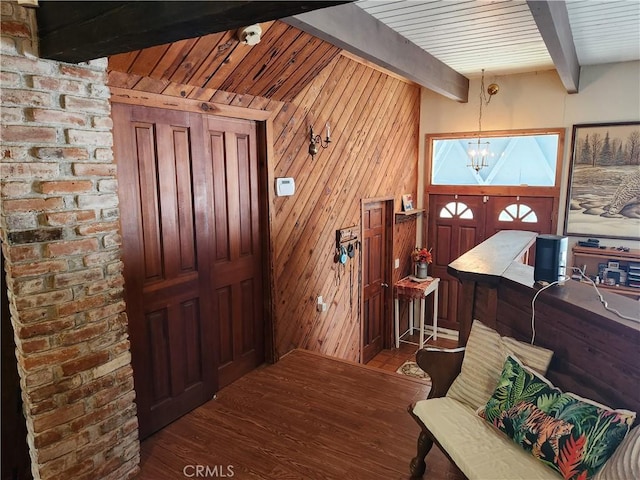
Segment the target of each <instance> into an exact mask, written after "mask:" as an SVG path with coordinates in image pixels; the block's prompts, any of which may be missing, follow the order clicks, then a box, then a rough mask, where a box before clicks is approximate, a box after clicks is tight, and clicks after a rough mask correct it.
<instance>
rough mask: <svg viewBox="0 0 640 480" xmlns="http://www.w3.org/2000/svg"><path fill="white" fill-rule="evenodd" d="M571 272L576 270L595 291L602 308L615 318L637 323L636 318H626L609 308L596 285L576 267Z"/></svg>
mask: <svg viewBox="0 0 640 480" xmlns="http://www.w3.org/2000/svg"><path fill="white" fill-rule="evenodd" d="M571 268H572V269H573V270H577V271H578V272H580V276H581V277H582V278H584V279H585V280H587V282H588V283H590V284H591V285H593V288H594V289H595V291H596V293H597V294H598V300H599V301H600V303H601V304H602V306H603V307H604V309H605V310H608V311H609V312H611V313H614V314H616V315H617V316H619V317H620V318H624V319H625V320H633V321H636V322H637V321H638V319H637V318H634V317H627V316H626V315H624V314H622V313H620V312H619V311H618V310H616V309H615V308H612V307H610V306H609V304H608V303H607V301H606V300H605V299H604V297H603V296H602V294H601V293H600V290H598V286H597V285H596V283H595V282H594V281H593V280H591V279H590V278H589V277H587V276H586V275H585V274H584V272H583V271H582V270H581V269H579V268H578V267H571Z"/></svg>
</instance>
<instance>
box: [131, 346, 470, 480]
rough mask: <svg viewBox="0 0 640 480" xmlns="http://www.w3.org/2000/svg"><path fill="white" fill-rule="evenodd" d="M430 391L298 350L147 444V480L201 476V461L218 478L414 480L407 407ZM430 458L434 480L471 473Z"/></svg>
mask: <svg viewBox="0 0 640 480" xmlns="http://www.w3.org/2000/svg"><path fill="white" fill-rule="evenodd" d="M428 390H429V386H428V385H426V384H425V383H424V382H421V381H419V380H415V379H412V378H409V377H406V376H402V375H398V374H395V373H390V372H387V371H383V370H381V369H378V368H374V367H370V366H366V365H358V364H355V363H352V362H347V361H343V360H337V359H334V358H330V357H325V356H322V355H319V354H315V353H311V352H308V351H304V350H294V351H292V352H290V353H289V354H287V355H285V356H284V357H283V358H282V359H281V360H280V361H279V362H278V363H276V364H274V365H269V366H264V367H261V368H259V369H257V370H255V371H253V372H251V373H249V374H247V375H246V376H244V377H243V378H241V379H239V380H237V381H236V382H234V383H233V384H231V385H229V386H227V387H225V388H224V389H222V390H221V391H220V392H219V393H218V397H217V399H216V400H212V401H210V402H208V403H206V404H205V405H203V406H201V407H199V408H197V409H196V410H194V411H192V412H191V413H189V414H187V415H185V416H184V417H182V418H180V419H179V420H177V421H175V422H174V423H172V424H171V425H169V426H168V427H166V428H164V429H163V430H162V431H160V432H158V433H156V434H155V435H153V436H152V437H150V438H148V439H147V440H145V441H144V442H143V443H142V451H141V473H140V475H139V477H138V478H140V479H153V480H165V479H166V480H169V479H176V478H187V477H188V476H192V477H195V474H196V472H197V470H196V469H197V468H198V467H200V468H201V472H202V473H203V474H205V473H207V472H209V473H210V475H208V476H209V478H225V475H226V477H227V478H230V477H231V475H230V473H232V474H233V478H235V479H265V480H266V479H268V480H271V479H278V480H279V479H285V480H286V479H305V480H315V479H318V480H320V479H322V480H331V479H336V480H344V479H349V480H359V479H362V480H376V479H380V480H390V479H408V478H409V468H408V465H409V461H410V460H411V458H412V457H413V456H414V454H415V442H416V439H417V436H418V433H419V428H418V426H417V425H416V424H415V422H414V421H413V420H412V419H411V417H410V416H409V414H408V413H407V412H406V407H407V405H409V404H410V403H411V402H413V401H416V400H418V399H421V398H426V396H427V393H428ZM427 462H428V478H429V479H430V480H445V479H446V480H460V479H463V478H464V477H463V476H462V474H461V473H460V472H459V470H457V468H455V467H454V466H453V465H451V464H450V462H449V461H448V460H447V459H446V458H445V457H444V455H442V454H441V453H440V452H439V451H438V449H437V448H433V450H432V452H431V453H430V454H429V456H428V457H427ZM206 469H208V470H206ZM216 471H217V477H216V476H214V475H213V474H212V473H214V472H216ZM201 476H204V475H201Z"/></svg>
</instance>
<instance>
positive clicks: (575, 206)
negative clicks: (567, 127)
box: [564, 122, 640, 240]
mask: <svg viewBox="0 0 640 480" xmlns="http://www.w3.org/2000/svg"><path fill="white" fill-rule="evenodd" d="M638 183H640V122H618V123H594V124H576V125H574V126H573V134H572V140H571V163H570V165H569V177H568V185H567V204H566V209H565V221H564V235H567V236H578V237H605V238H620V239H625V240H640V200H639V199H638V196H637V192H638Z"/></svg>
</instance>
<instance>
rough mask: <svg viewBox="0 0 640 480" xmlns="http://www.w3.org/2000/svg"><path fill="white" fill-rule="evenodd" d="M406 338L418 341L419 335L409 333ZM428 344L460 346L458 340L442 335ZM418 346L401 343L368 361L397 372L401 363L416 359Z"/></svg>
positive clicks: (373, 365) (375, 365)
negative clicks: (397, 346)
mask: <svg viewBox="0 0 640 480" xmlns="http://www.w3.org/2000/svg"><path fill="white" fill-rule="evenodd" d="M406 338H407V340H410V341H412V342H417V341H418V335H409V336H407V337H406ZM427 345H433V346H437V347H443V348H455V347H457V346H458V341H457V340H450V339H447V338H443V337H442V336H440V338H438V340H432V339H430V340H429V341H428V342H427ZM417 348H418V347H417V346H415V345H411V344H409V343H400V348H397V349H396V348H394V349H390V350H389V349H387V350H383V351H381V352H380V353H379V354H378V355H376V356H375V357H373V358H372V359H371V360H370V361H369V362H368V363H367V365H368V366H370V367H377V368H381V369H383V370H386V371H389V372H395V371H396V370H397V369H398V368H399V367H400V365H402V364H403V363H404V362H406V361H407V360H413V361H415V360H416V350H417Z"/></svg>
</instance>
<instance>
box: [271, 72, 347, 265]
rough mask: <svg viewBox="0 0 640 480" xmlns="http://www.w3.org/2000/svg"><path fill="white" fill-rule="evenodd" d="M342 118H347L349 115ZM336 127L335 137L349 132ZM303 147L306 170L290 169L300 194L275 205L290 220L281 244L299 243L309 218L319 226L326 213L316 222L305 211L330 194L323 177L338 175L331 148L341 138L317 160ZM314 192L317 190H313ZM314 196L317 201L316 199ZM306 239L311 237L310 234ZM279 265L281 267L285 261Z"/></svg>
mask: <svg viewBox="0 0 640 480" xmlns="http://www.w3.org/2000/svg"><path fill="white" fill-rule="evenodd" d="M346 74H347V76H348V77H350V73H349V72H346ZM353 83H356V82H353ZM352 88H353V87H350V88H348V89H347V90H349V91H351V90H352ZM334 100H335V98H334ZM334 104H335V102H332V103H331V104H329V103H326V104H325V105H326V106H327V108H332V106H333V105H334ZM346 104H347V102H344V103H342V108H344V107H345V106H346ZM334 112H335V110H334ZM321 115H322V116H325V117H328V116H329V115H333V112H326V113H324V112H322V113H321ZM343 118H346V116H344V117H343ZM334 130H335V128H334ZM336 131H337V132H338V133H337V134H336V137H335V138H340V137H342V135H346V133H345V132H340V131H339V130H336ZM300 133H302V132H300ZM306 145H307V142H306V141H304V142H303V146H304V147H306ZM304 147H303V149H301V150H302V152H301V153H300V154H299V155H300V156H303V158H304V161H303V162H300V161H298V162H297V163H298V164H303V165H301V168H304V170H300V171H288V172H287V176H289V175H291V176H293V177H295V178H297V179H298V182H299V189H300V190H299V191H300V195H299V196H297V197H296V199H295V202H288V203H287V202H281V203H280V205H279V207H280V209H279V210H278V209H276V215H278V216H280V217H281V218H283V219H288V221H285V222H284V223H283V224H282V225H281V228H280V230H279V232H278V237H277V239H276V241H277V242H278V243H279V244H281V245H287V244H288V245H291V244H296V245H297V244H298V242H299V241H300V239H303V238H304V237H305V236H307V237H308V235H309V234H308V233H307V226H308V225H309V224H310V222H311V223H314V224H313V225H311V228H317V225H315V223H318V222H320V220H321V219H322V217H323V215H319V216H316V222H313V221H311V218H310V215H305V212H306V211H307V209H310V208H311V209H312V208H313V207H314V205H316V206H317V205H318V204H324V200H326V199H328V197H330V196H327V195H324V196H321V194H320V192H322V191H323V190H325V189H326V188H328V187H327V186H326V185H325V183H323V180H322V179H323V178H324V179H326V178H327V177H332V178H333V179H334V181H337V180H338V178H339V175H338V173H337V167H338V166H339V163H338V162H339V160H340V157H339V156H333V155H330V154H329V153H333V152H329V150H330V149H333V148H339V142H338V141H337V140H336V141H335V142H333V143H332V144H331V145H330V147H329V149H327V151H326V152H327V155H325V156H324V157H322V156H318V157H316V159H315V160H311V157H310V156H309V155H308V154H305V152H304ZM323 153H324V152H323ZM329 188H330V187H329ZM314 192H316V193H315V194H314ZM316 199H317V200H316ZM314 200H315V202H316V203H314ZM294 222H295V223H294ZM307 240H309V239H308V238H307ZM279 261H283V262H284V261H286V260H284V259H283V257H279V259H278V260H277V261H276V264H278V263H279ZM280 267H282V265H281V266H280ZM280 273H281V270H279V271H278V274H280Z"/></svg>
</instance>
